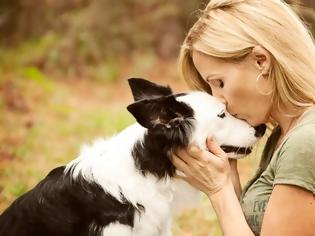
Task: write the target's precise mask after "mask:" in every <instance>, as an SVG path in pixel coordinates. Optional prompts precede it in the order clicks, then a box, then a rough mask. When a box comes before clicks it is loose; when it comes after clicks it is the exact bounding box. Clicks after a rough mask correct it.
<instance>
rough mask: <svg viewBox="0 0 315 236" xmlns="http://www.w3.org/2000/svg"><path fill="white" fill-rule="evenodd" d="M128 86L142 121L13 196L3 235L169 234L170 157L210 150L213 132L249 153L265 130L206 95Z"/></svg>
mask: <svg viewBox="0 0 315 236" xmlns="http://www.w3.org/2000/svg"><path fill="white" fill-rule="evenodd" d="M129 85H130V87H131V90H132V93H133V96H134V99H135V102H134V103H133V104H131V105H129V106H128V110H129V112H131V113H132V115H133V116H134V117H135V118H136V120H137V122H138V123H136V124H134V125H131V126H130V127H128V128H126V129H125V130H123V131H122V132H121V133H119V134H117V135H116V136H114V137H111V138H109V139H101V140H97V141H95V143H93V144H92V145H90V146H85V147H84V148H83V149H82V151H81V153H80V155H79V157H78V158H77V159H75V160H73V161H72V162H70V163H69V164H68V165H66V166H62V167H58V168H56V169H54V170H52V171H51V172H50V173H49V174H48V176H47V177H46V178H44V179H43V180H42V181H41V182H40V183H39V184H38V185H36V186H35V187H34V188H33V189H32V190H31V191H29V192H27V193H26V194H24V195H22V196H21V197H19V198H18V199H17V200H15V201H14V202H13V203H12V205H11V206H10V207H9V208H8V209H6V210H5V211H4V212H3V214H2V215H1V216H0V235H1V236H88V235H91V236H127V235H128V236H158V235H160V236H170V235H171V231H170V218H171V217H170V213H171V212H170V211H171V210H170V209H171V208H170V206H171V204H172V201H173V200H172V199H173V191H174V190H173V185H172V182H173V181H172V176H174V173H175V167H174V166H173V165H172V163H171V162H170V160H169V158H170V157H171V155H172V154H173V153H174V152H175V151H176V150H178V149H181V148H185V147H187V146H188V144H190V143H194V144H196V145H198V146H200V148H202V149H205V148H206V144H205V140H206V138H207V136H208V135H209V134H211V135H212V136H213V137H214V138H215V139H216V140H217V142H219V144H220V145H221V146H222V148H223V149H224V150H225V151H226V152H230V153H234V154H235V156H236V157H239V156H244V154H248V153H249V152H250V150H251V147H252V145H253V144H254V143H255V142H256V141H257V139H258V138H259V137H261V136H262V135H263V134H264V132H265V126H264V125H263V126H260V127H259V128H256V129H255V128H253V127H251V126H249V125H248V124H247V123H245V122H244V121H241V120H238V119H236V118H234V117H233V116H231V115H230V114H229V113H227V112H226V110H225V106H224V104H222V103H221V102H219V101H218V100H217V99H216V98H214V97H212V96H210V95H208V94H206V93H203V92H189V93H182V94H172V91H171V89H170V88H169V87H164V86H159V85H157V84H154V83H151V82H149V81H146V80H143V79H130V80H129Z"/></svg>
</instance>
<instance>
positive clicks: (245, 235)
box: [208, 182, 254, 236]
mask: <svg viewBox="0 0 315 236" xmlns="http://www.w3.org/2000/svg"><path fill="white" fill-rule="evenodd" d="M208 197H209V199H210V201H211V204H212V206H213V208H214V210H215V212H216V214H217V217H218V219H219V222H220V226H221V229H222V233H223V235H224V236H236V235H240V236H254V233H253V232H252V231H251V229H250V228H249V226H248V224H247V222H246V220H245V216H244V214H243V211H242V208H241V206H240V204H239V201H238V198H237V196H236V194H235V191H234V187H233V185H232V182H231V183H230V184H229V185H226V186H225V187H224V188H223V189H222V190H221V191H219V192H217V193H215V194H212V195H211V194H210V195H208Z"/></svg>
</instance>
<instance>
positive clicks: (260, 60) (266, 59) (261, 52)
mask: <svg viewBox="0 0 315 236" xmlns="http://www.w3.org/2000/svg"><path fill="white" fill-rule="evenodd" d="M252 56H253V59H254V60H255V66H256V67H257V69H258V70H260V71H261V72H262V74H263V75H267V74H269V71H270V67H271V54H270V52H269V51H267V50H266V49H265V48H263V47H262V46H260V45H257V46H255V47H254V48H253V50H252Z"/></svg>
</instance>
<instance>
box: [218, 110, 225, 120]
mask: <svg viewBox="0 0 315 236" xmlns="http://www.w3.org/2000/svg"><path fill="white" fill-rule="evenodd" d="M218 117H220V118H221V119H223V118H224V117H225V112H224V111H222V112H221V113H219V114H218Z"/></svg>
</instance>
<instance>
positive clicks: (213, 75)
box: [205, 74, 221, 80]
mask: <svg viewBox="0 0 315 236" xmlns="http://www.w3.org/2000/svg"><path fill="white" fill-rule="evenodd" d="M218 75H221V74H210V75H208V76H207V77H206V79H205V80H207V79H209V78H211V77H216V76H218Z"/></svg>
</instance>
